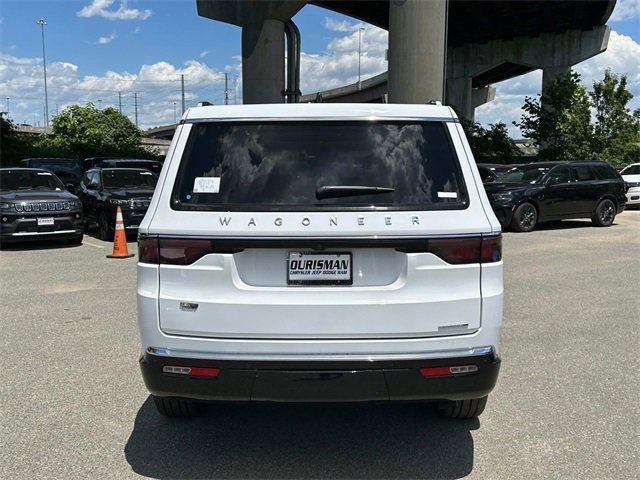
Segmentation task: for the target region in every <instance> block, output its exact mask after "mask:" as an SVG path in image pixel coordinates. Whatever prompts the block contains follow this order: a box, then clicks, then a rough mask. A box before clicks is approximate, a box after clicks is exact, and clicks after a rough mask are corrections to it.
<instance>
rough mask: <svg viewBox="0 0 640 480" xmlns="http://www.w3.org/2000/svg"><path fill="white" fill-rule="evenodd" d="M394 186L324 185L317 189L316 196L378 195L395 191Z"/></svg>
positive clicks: (319, 197)
mask: <svg viewBox="0 0 640 480" xmlns="http://www.w3.org/2000/svg"><path fill="white" fill-rule="evenodd" d="M395 191H396V189H395V188H393V187H368V186H363V185H323V186H322V187H318V188H317V189H316V198H317V199H318V200H322V199H323V198H336V197H357V196H359V195H378V194H381V193H393V192H395Z"/></svg>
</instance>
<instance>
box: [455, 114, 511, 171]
mask: <svg viewBox="0 0 640 480" xmlns="http://www.w3.org/2000/svg"><path fill="white" fill-rule="evenodd" d="M460 123H461V124H462V128H463V129H464V132H465V134H466V136H467V139H468V140H469V145H470V146H471V151H472V152H473V156H474V157H475V159H476V161H477V162H478V163H482V162H489V163H517V162H518V160H519V158H520V156H521V152H520V149H519V148H518V146H517V145H516V142H514V141H513V139H512V138H511V137H510V136H509V131H508V130H507V126H506V125H505V124H504V123H502V122H498V123H492V124H490V125H489V128H484V127H483V126H482V125H480V124H479V123H477V122H472V121H471V120H467V119H465V118H462V117H461V118H460Z"/></svg>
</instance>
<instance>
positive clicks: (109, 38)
mask: <svg viewBox="0 0 640 480" xmlns="http://www.w3.org/2000/svg"><path fill="white" fill-rule="evenodd" d="M116 38H118V35H116V34H115V33H111V34H109V35H107V36H106V37H100V38H98V41H97V42H95V43H97V44H98V45H106V44H107V43H111V42H113V41H114V40H115V39H116Z"/></svg>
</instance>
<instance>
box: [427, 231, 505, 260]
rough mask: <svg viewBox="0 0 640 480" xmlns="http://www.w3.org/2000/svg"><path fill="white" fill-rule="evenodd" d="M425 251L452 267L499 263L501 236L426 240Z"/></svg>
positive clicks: (500, 257)
mask: <svg viewBox="0 0 640 480" xmlns="http://www.w3.org/2000/svg"><path fill="white" fill-rule="evenodd" d="M427 251H429V252H431V253H433V254H434V255H437V256H438V257H440V258H441V259H442V260H444V261H445V262H447V263H452V264H454V265H458V264H464V263H488V262H499V261H500V260H501V259H502V235H495V236H491V237H460V238H432V239H430V240H428V246H427Z"/></svg>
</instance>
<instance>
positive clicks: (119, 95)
mask: <svg viewBox="0 0 640 480" xmlns="http://www.w3.org/2000/svg"><path fill="white" fill-rule="evenodd" d="M118 111H119V112H120V114H121V115H122V92H118Z"/></svg>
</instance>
